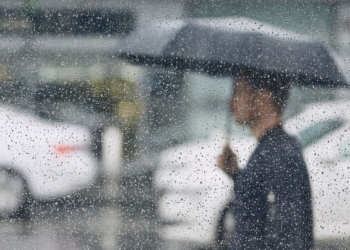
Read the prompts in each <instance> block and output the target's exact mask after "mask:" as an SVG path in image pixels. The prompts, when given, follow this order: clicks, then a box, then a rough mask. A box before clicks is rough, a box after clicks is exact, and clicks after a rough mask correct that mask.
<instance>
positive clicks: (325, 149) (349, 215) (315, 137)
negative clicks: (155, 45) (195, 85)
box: [154, 101, 350, 247]
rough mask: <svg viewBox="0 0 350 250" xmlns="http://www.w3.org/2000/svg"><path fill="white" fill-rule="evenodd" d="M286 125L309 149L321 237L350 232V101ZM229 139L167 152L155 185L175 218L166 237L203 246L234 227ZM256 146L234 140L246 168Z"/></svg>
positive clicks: (317, 107)
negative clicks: (226, 164) (224, 160)
mask: <svg viewBox="0 0 350 250" xmlns="http://www.w3.org/2000/svg"><path fill="white" fill-rule="evenodd" d="M284 127H285V129H286V131H287V132H288V133H290V134H292V135H295V136H297V137H298V138H299V140H300V141H301V143H302V145H303V148H304V158H305V160H306V163H307V167H308V171H309V174H310V178H311V188H312V198H313V212H314V231H315V237H316V239H325V238H327V237H332V238H334V237H336V238H337V237H338V238H343V237H345V236H350V212H349V207H350V183H349V180H350V133H349V130H350V103H349V102H344V101H342V102H329V103H318V104H312V105H309V106H307V107H306V108H305V110H304V111H303V112H302V113H301V114H299V115H297V116H295V117H292V118H290V119H288V120H287V121H286V122H285V124H284ZM224 138H225V136H223V135H219V136H216V137H215V138H212V139H210V140H209V142H208V141H206V142H197V143H194V144H185V145H182V146H179V147H176V148H171V149H169V150H167V151H165V152H163V153H162V154H161V156H160V168H159V169H158V170H157V172H156V174H155V179H154V185H155V186H156V187H157V188H158V189H160V190H163V195H162V197H161V199H160V202H159V208H158V209H159V214H160V217H161V218H162V219H163V221H167V222H171V224H169V225H165V226H164V228H163V230H161V231H162V237H163V238H164V239H166V240H169V241H178V242H190V243H192V244H193V243H194V244H196V245H197V246H202V247H203V246H208V245H212V244H215V241H216V240H217V238H218V233H219V230H220V229H221V230H222V229H223V228H224V227H230V228H231V229H232V226H233V223H234V221H233V219H232V218H230V215H229V214H225V213H224V212H225V209H226V207H227V205H228V204H229V202H230V201H231V200H232V198H233V182H232V180H231V179H230V178H228V177H227V176H226V175H225V174H224V173H223V172H222V171H221V170H219V169H218V168H217V167H216V165H215V164H216V162H215V159H216V156H217V155H219V154H220V152H221V150H222V148H223V145H224V144H225V139H224ZM255 145H256V141H255V140H254V139H253V138H251V137H239V138H233V139H232V140H231V147H232V149H233V150H235V151H236V152H237V155H238V160H239V165H240V167H244V166H245V164H246V163H247V160H248V158H249V156H250V154H251V153H252V152H253V150H254V148H255ZM222 216H227V218H224V220H223V217H222Z"/></svg>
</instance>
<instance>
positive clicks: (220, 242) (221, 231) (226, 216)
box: [216, 204, 234, 250]
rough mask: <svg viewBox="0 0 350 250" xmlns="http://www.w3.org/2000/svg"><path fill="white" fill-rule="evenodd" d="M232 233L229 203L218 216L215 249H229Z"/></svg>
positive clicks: (232, 225)
mask: <svg viewBox="0 0 350 250" xmlns="http://www.w3.org/2000/svg"><path fill="white" fill-rule="evenodd" d="M233 233H234V217H233V213H232V209H231V206H230V204H229V205H227V207H226V208H225V209H224V210H223V212H222V213H221V216H220V220H219V224H218V230H217V237H216V244H217V247H216V248H217V249H222V250H224V249H230V245H231V243H232V235H233Z"/></svg>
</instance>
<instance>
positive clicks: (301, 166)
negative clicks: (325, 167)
mask: <svg viewBox="0 0 350 250" xmlns="http://www.w3.org/2000/svg"><path fill="white" fill-rule="evenodd" d="M288 95H289V84H288V83H287V82H286V80H285V79H284V78H282V77H281V76H278V75H272V74H267V73H262V72H257V71H250V72H248V71H245V72H244V71H241V72H240V73H239V74H238V76H237V78H236V81H235V88H234V93H233V95H232V98H231V99H230V101H229V107H230V110H231V112H232V113H233V115H234V117H235V120H236V122H237V123H239V124H243V125H247V126H248V127H249V128H250V131H251V133H252V135H253V136H254V137H255V138H256V139H257V140H258V145H257V147H256V149H255V151H254V152H253V154H252V155H251V157H250V159H249V161H248V163H247V166H246V168H245V169H243V170H242V169H239V168H238V167H237V160H236V156H235V154H234V153H233V152H232V151H231V149H230V148H229V146H226V147H225V148H224V152H223V154H222V155H220V156H219V157H218V165H219V167H220V168H221V169H222V170H224V171H225V172H226V173H227V174H228V175H230V176H231V177H232V178H233V180H234V192H235V197H234V202H233V203H234V217H235V233H234V235H233V242H232V246H231V248H232V249H310V248H312V246H313V230H312V207H311V191H310V182H309V176H308V172H307V169H306V165H305V162H304V160H303V157H302V152H301V147H300V144H299V143H298V142H297V140H296V139H295V138H293V137H291V136H289V135H288V134H286V133H285V132H284V130H283V128H282V126H281V124H282V114H283V109H284V107H285V105H286V102H287V99H288Z"/></svg>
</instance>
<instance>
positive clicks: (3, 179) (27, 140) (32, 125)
mask: <svg viewBox="0 0 350 250" xmlns="http://www.w3.org/2000/svg"><path fill="white" fill-rule="evenodd" d="M90 142H91V138H90V133H89V131H88V130H87V129H86V128H84V127H81V126H77V125H70V124H64V123H54V122H49V121H47V120H43V119H39V118H38V117H36V116H34V115H31V114H27V113H25V112H24V111H20V110H18V109H16V108H14V107H11V106H7V105H3V104H1V106H0V215H1V216H8V215H10V214H13V213H15V212H16V211H17V210H18V209H20V208H21V206H23V204H24V203H25V202H26V200H27V199H28V197H29V196H30V197H33V198H34V199H38V200H45V199H50V198H55V197H62V196H65V195H69V194H71V193H72V192H74V191H76V190H78V189H81V188H83V187H86V186H88V185H90V184H91V183H92V182H93V181H94V180H95V178H96V175H97V164H96V160H95V159H94V157H93V155H92V153H91V152H90V150H89V144H90Z"/></svg>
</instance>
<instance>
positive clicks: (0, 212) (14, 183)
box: [0, 168, 29, 218]
mask: <svg viewBox="0 0 350 250" xmlns="http://www.w3.org/2000/svg"><path fill="white" fill-rule="evenodd" d="M28 198H29V192H28V186H27V183H26V182H25V180H24V179H23V177H22V176H21V175H20V174H19V173H17V172H16V171H14V170H11V169H6V168H0V217H1V218H8V217H13V216H16V217H28V211H27V203H28V200H29V199H28Z"/></svg>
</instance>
